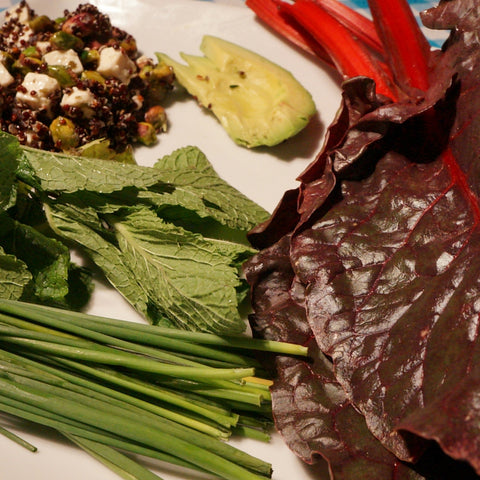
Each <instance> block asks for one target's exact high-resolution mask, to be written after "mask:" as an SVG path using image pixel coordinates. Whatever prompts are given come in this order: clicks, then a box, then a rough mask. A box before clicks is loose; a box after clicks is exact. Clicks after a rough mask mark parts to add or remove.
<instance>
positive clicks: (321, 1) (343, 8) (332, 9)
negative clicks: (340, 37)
mask: <svg viewBox="0 0 480 480" xmlns="http://www.w3.org/2000/svg"><path fill="white" fill-rule="evenodd" d="M312 1H313V2H314V3H316V4H318V5H320V6H321V7H323V8H324V9H325V10H326V11H327V12H328V13H330V14H331V15H332V16H333V17H335V18H336V19H337V20H339V21H340V23H342V24H343V25H344V26H345V27H347V28H348V30H350V31H351V32H352V33H355V35H356V36H357V37H358V38H359V39H360V41H362V42H363V43H364V44H365V45H367V46H368V47H369V48H371V49H372V50H373V51H374V52H377V53H378V54H379V55H380V56H382V57H383V56H384V55H385V51H384V49H383V45H382V42H381V41H380V38H379V37H378V33H377V30H376V28H375V25H374V23H373V22H372V20H370V19H369V18H367V17H365V16H364V15H362V14H361V13H358V12H357V11H355V10H353V9H352V8H350V7H347V5H345V4H343V3H340V2H338V1H337V0H312Z"/></svg>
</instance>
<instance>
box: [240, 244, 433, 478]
mask: <svg viewBox="0 0 480 480" xmlns="http://www.w3.org/2000/svg"><path fill="white" fill-rule="evenodd" d="M289 247H290V245H289V237H288V236H285V237H283V238H282V240H281V241H280V242H278V243H277V244H276V245H274V246H272V247H271V248H269V249H265V250H264V251H263V252H262V253H261V254H259V255H257V256H256V257H255V259H254V260H252V262H251V263H250V264H249V268H248V269H247V275H248V279H249V282H250V283H251V284H253V285H255V288H254V291H255V296H254V305H255V311H256V313H255V315H254V316H253V317H252V318H251V320H252V324H253V325H254V328H255V330H254V333H255V335H257V336H261V337H262V338H268V339H275V340H281V341H287V342H294V343H299V344H302V345H307V346H309V352H310V356H311V358H312V361H311V362H309V363H307V362H305V361H303V360H299V359H295V358H291V357H278V358H277V359H276V367H277V368H276V369H277V371H278V377H277V378H276V381H275V384H274V386H273V387H272V405H273V411H274V419H275V425H276V428H277V430H278V431H279V433H280V434H281V435H282V437H283V438H284V440H285V442H286V443H287V445H289V446H290V448H291V449H292V450H293V451H294V452H295V454H296V455H298V456H299V457H300V458H301V459H302V460H304V461H305V462H306V463H309V464H312V463H315V462H316V461H317V460H318V456H320V457H322V458H324V459H325V460H327V461H328V464H329V470H330V472H331V477H332V478H334V479H336V480H348V479H351V478H355V479H357V480H371V479H373V478H381V479H382V480H389V479H391V480H394V479H395V480H421V479H423V478H425V477H423V476H422V475H421V474H419V473H417V472H416V471H415V470H414V469H413V468H412V467H411V466H409V465H407V464H404V463H402V462H400V461H398V459H397V458H396V457H395V456H394V455H392V454H391V453H390V452H389V451H388V450H386V449H385V448H384V447H383V446H382V445H381V444H380V442H378V440H377V439H376V438H375V437H374V436H373V435H372V434H371V433H370V432H369V430H368V428H367V426H366V423H365V419H364V417H363V416H362V415H360V414H359V413H358V412H357V411H356V410H355V409H354V408H353V406H352V405H351V403H350V401H349V400H348V398H347V396H346V394H345V392H344V391H343V389H342V387H341V385H340V384H339V383H338V382H337V380H336V378H335V375H334V373H333V365H332V362H331V361H330V360H329V359H328V358H327V357H326V356H325V355H324V354H323V353H322V352H320V351H319V349H318V347H317V345H316V343H315V340H314V337H313V333H312V331H311V329H310V326H309V324H308V321H307V319H306V315H305V309H304V307H303V297H304V295H303V293H304V292H303V287H302V286H301V285H300V284H298V283H297V284H296V285H292V282H294V273H293V270H292V269H291V267H290V261H289Z"/></svg>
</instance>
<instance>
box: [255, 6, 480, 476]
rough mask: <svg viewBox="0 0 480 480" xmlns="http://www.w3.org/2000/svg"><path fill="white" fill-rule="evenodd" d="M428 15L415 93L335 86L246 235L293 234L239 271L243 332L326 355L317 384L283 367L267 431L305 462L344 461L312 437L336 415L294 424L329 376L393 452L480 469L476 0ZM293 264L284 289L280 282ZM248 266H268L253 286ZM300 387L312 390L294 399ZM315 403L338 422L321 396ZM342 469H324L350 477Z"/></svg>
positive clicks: (309, 374)
mask: <svg viewBox="0 0 480 480" xmlns="http://www.w3.org/2000/svg"><path fill="white" fill-rule="evenodd" d="M424 19H425V21H426V22H427V23H428V24H429V25H431V26H435V27H437V28H451V27H455V29H454V31H453V32H452V34H451V36H450V38H449V40H448V41H447V42H446V45H445V48H444V50H443V51H442V52H433V53H432V55H431V68H432V73H431V78H435V79H436V81H435V83H434V84H433V86H432V88H430V89H429V90H428V91H427V92H426V94H425V97H424V98H417V99H416V100H415V101H408V100H405V101H401V102H395V103H391V102H388V101H387V100H386V99H385V98H382V97H377V96H376V95H375V92H374V89H373V88H372V84H371V82H370V81H369V80H368V79H365V78H359V79H354V80H352V81H350V82H347V83H346V84H345V85H344V102H343V108H342V110H341V112H340V113H339V116H338V118H337V120H336V122H335V123H334V125H332V127H331V129H330V130H329V137H328V138H327V142H326V145H325V148H324V149H323V150H322V152H321V153H320V154H319V156H318V157H317V159H316V160H315V162H313V163H312V165H311V166H310V167H309V168H308V169H307V170H306V171H305V172H304V173H303V174H302V175H301V176H300V177H299V180H300V181H301V184H300V187H299V188H298V190H297V191H293V192H290V194H289V196H288V202H286V203H285V204H283V205H282V204H281V205H280V206H279V208H278V209H277V211H276V212H274V214H273V216H272V218H271V219H270V220H269V221H268V222H266V223H265V224H263V225H261V226H259V227H257V229H255V230H254V231H253V232H252V235H251V237H250V238H251V240H252V243H254V244H256V246H259V247H261V248H266V247H269V251H271V250H272V249H275V248H277V245H280V243H281V242H285V241H286V240H285V238H288V242H289V250H288V253H283V254H282V255H280V256H277V257H275V256H273V257H272V256H271V255H269V256H267V258H265V257H264V256H263V255H264V252H261V253H260V254H259V256H257V257H256V258H255V259H253V260H252V262H251V263H249V264H247V266H246V273H247V279H248V281H249V283H250V284H251V286H252V298H253V306H254V311H255V315H253V316H252V320H253V324H254V328H257V329H259V330H260V331H261V332H262V334H263V335H271V336H272V338H279V339H282V338H284V337H288V339H289V341H292V338H293V337H295V336H299V337H300V338H303V341H305V339H306V338H307V337H308V335H309V329H311V332H313V334H314V338H315V342H316V344H317V345H318V346H319V348H320V350H321V352H322V353H321V354H320V353H319V355H324V356H325V355H326V356H327V357H328V359H331V361H332V369H331V372H330V373H331V374H332V375H334V376H333V377H332V378H330V379H329V380H325V377H324V375H323V373H321V374H319V376H318V378H316V377H315V375H314V373H313V372H316V370H315V369H316V368H319V367H318V365H319V362H318V359H319V358H322V359H323V358H326V357H321V356H318V355H317V356H316V357H315V358H316V360H317V361H315V362H314V363H313V366H312V365H310V366H307V365H306V364H297V363H290V362H293V361H287V360H281V361H280V363H279V365H278V371H279V374H278V375H279V379H278V381H277V383H276V386H275V387H274V389H273V392H274V414H275V415H276V419H277V426H278V428H279V429H280V431H281V432H285V431H289V432H292V427H293V433H291V434H289V435H287V437H288V438H287V443H289V445H290V446H291V448H292V449H293V450H294V451H297V453H299V455H301V456H302V457H303V458H306V459H308V458H309V454H308V452H311V453H312V454H314V453H320V454H321V455H323V456H325V457H326V458H328V459H329V461H330V463H331V470H332V472H338V470H341V468H343V466H344V465H346V464H348V463H349V461H348V460H346V458H345V457H343V458H339V457H338V456H336V455H335V452H332V451H331V450H329V449H328V448H326V449H325V450H323V448H324V445H323V444H322V443H321V442H320V441H318V438H321V437H322V435H324V437H323V438H325V439H329V438H330V439H332V438H333V435H334V434H336V433H337V432H334V431H335V430H336V428H337V427H338V425H337V423H335V422H334V424H332V425H330V427H329V428H327V424H328V419H326V418H323V411H322V410H321V409H320V408H319V409H318V410H319V411H318V412H317V413H316V414H313V413H312V418H316V419H317V421H318V422H321V424H322V425H323V426H324V427H325V428H326V429H327V431H328V432H329V433H328V434H323V433H322V434H321V435H319V436H318V438H317V436H316V433H315V432H316V430H315V429H313V430H314V432H313V433H312V432H311V431H308V430H303V429H302V430H299V429H298V427H297V426H298V425H301V422H300V419H303V420H304V419H305V418H308V415H309V410H308V406H309V402H312V405H315V403H314V401H313V399H314V400H315V401H316V402H318V403H319V404H320V405H323V406H325V396H324V395H325V392H324V391H325V390H327V388H326V386H327V385H332V384H335V385H337V386H338V385H341V387H342V389H341V390H337V392H341V393H343V394H344V395H346V396H345V398H344V399H348V402H349V404H350V407H349V408H352V407H354V409H355V410H354V411H356V412H357V413H358V412H360V414H361V415H359V416H360V417H361V419H363V421H365V422H366V425H368V428H369V430H370V432H371V433H372V434H373V435H374V437H375V438H376V439H378V440H379V442H380V443H381V445H383V446H384V447H385V448H386V449H388V450H389V451H390V452H392V454H394V455H395V457H394V458H396V459H401V460H402V461H408V462H418V461H420V462H421V461H422V459H423V458H425V451H427V448H429V447H430V445H431V440H435V441H436V442H438V445H440V447H441V448H442V449H443V451H444V452H446V453H447V454H448V455H450V456H451V457H452V458H453V459H459V460H462V461H463V460H465V461H467V462H469V463H470V464H471V465H472V466H473V467H474V468H475V470H476V472H477V473H480V441H479V439H480V435H479V434H480V429H479V427H478V426H479V425H480V408H479V407H478V405H479V404H480V402H479V399H480V382H479V380H480V362H479V354H480V342H479V338H478V335H479V318H480V316H479V313H480V260H479V258H480V256H479V254H480V229H479V225H480V203H479V197H478V195H479V194H480V192H479V189H480V182H479V180H478V179H479V178H480V171H479V170H480V161H479V158H478V152H479V151H480V137H479V133H478V132H480V125H479V121H480V116H479V115H478V111H479V110H480V100H479V99H480V92H479V86H480V62H479V56H480V45H479V44H478V42H479V40H478V36H477V32H478V30H479V28H480V20H479V19H480V4H479V3H478V2H475V1H469V0H451V1H445V2H442V3H441V4H440V6H439V7H438V8H437V9H433V10H430V11H428V12H426V13H425V14H424ZM295 193H296V194H297V197H296V201H294V200H295V198H294V194H295ZM285 206H287V207H288V209H287V210H285V209H284V208H283V207H285ZM282 218H283V219H287V218H290V223H289V224H288V227H286V226H285V223H282V221H281V220H282ZM293 224H294V226H293V227H292V225H293ZM277 242H280V243H277ZM259 262H260V263H259ZM260 266H261V268H260ZM289 269H291V271H292V273H291V275H292V276H291V278H290V281H289V287H288V290H287V289H286V283H283V284H282V286H281V287H280V284H278V283H276V282H278V279H279V277H278V275H280V278H282V276H284V275H286V272H288V271H289ZM258 271H263V272H267V273H268V274H266V276H265V277H264V278H263V280H262V281H258V277H257V273H255V272H258ZM284 280H285V279H284ZM299 291H300V292H302V297H301V302H299V301H298V292H299ZM264 294H267V298H268V299H269V300H268V302H271V304H269V305H267V306H268V309H267V310H265V308H264V307H265V305H263V304H262V302H261V301H259V300H258V299H259V298H260V297H261V295H264ZM275 295H278V299H277V300H275V301H272V299H274V298H275ZM289 296H290V297H291V298H289ZM292 298H293V299H294V300H295V302H294V304H295V308H294V309H293V311H292V305H290V304H289V302H291V301H292ZM283 300H284V301H287V304H286V305H285V304H284V303H283ZM268 302H267V303H268ZM300 306H301V307H302V308H303V311H302V308H300ZM302 318H303V320H302ZM307 325H308V326H307ZM291 331H293V332H294V333H291ZM292 335H293V337H292ZM282 362H283V363H282ZM320 363H321V362H320ZM323 366H324V365H323ZM322 372H323V371H322ZM331 380H333V383H330V381H331ZM335 382H337V383H335ZM300 387H302V388H303V391H305V392H308V393H311V395H310V396H309V395H306V396H305V395H303V396H302V398H300V399H299V398H297V397H296V395H297V393H298V392H299V391H301V390H302V389H301V388H300ZM309 389H310V390H309ZM327 393H328V392H327ZM292 397H293V398H292ZM338 398H343V397H341V395H339V396H338ZM338 398H337V400H338ZM275 399H280V400H279V403H276V400H275ZM342 401H343V400H341V401H340V403H341V402H342ZM277 408H278V410H276V409H277ZM325 411H326V412H329V415H333V417H332V418H333V419H334V420H335V419H337V417H336V413H338V411H339V410H336V409H335V408H334V407H333V404H330V405H329V406H328V408H325ZM310 412H311V411H310ZM315 415H316V416H315ZM320 418H321V420H319V419H320ZM334 420H331V421H334ZM351 430H352V433H353V432H357V430H355V429H351ZM318 431H319V432H321V431H322V430H321V429H320V430H318ZM358 431H359V430H358ZM352 436H353V438H355V442H359V440H358V438H357V436H356V435H355V433H353V435H352ZM362 438H366V437H362ZM341 439H342V441H343V440H344V438H343V436H341ZM337 440H338V439H337ZM374 443H375V442H374ZM332 445H335V442H332ZM353 451H354V450H349V452H353ZM342 453H343V454H345V452H344V451H342ZM353 457H355V458H356V460H357V461H359V460H360V457H362V455H361V454H360V453H359V452H356V453H355V454H353ZM310 458H311V457H310ZM397 461H398V460H397ZM460 464H461V463H460ZM332 475H337V473H332ZM338 475H341V474H339V473H338ZM350 475H351V476H350V477H347V476H345V477H342V476H337V477H334V478H359V477H358V472H357V476H355V475H353V474H351V472H350ZM474 476H475V477H476V475H474ZM370 478H389V477H388V476H385V474H383V475H382V474H372V475H371V476H370ZM392 478H393V477H392ZM439 478H447V477H446V476H445V477H442V476H440V477H439ZM453 478H455V477H453ZM457 478H472V474H471V472H470V473H469V474H465V475H463V476H461V477H458V476H457Z"/></svg>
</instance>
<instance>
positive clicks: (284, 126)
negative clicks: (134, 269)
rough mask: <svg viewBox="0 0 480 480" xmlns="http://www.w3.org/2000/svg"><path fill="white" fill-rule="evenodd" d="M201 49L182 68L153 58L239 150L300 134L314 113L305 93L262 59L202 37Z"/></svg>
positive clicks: (186, 58) (290, 77) (284, 72)
mask: <svg viewBox="0 0 480 480" xmlns="http://www.w3.org/2000/svg"><path fill="white" fill-rule="evenodd" d="M200 50H201V51H202V52H203V54H204V56H203V57H200V56H194V55H187V54H185V53H180V56H181V58H182V59H183V60H184V61H185V62H186V65H184V64H181V63H179V62H176V61H175V60H173V59H172V58H170V57H169V56H168V55H165V54H162V53H157V56H158V58H159V60H160V61H163V62H164V63H166V64H167V65H169V66H171V67H172V68H173V71H174V73H175V76H176V79H177V81H178V83H180V85H182V86H183V87H184V88H185V89H186V90H187V91H188V92H189V93H190V94H191V95H192V96H194V97H195V98H196V99H197V101H198V102H199V103H200V104H201V105H202V106H203V107H205V108H208V109H209V110H211V111H212V112H213V114H214V115H215V116H216V117H217V118H218V120H219V122H220V123H221V125H222V126H223V127H224V129H225V130H226V131H227V133H228V135H229V136H230V137H231V138H232V139H233V140H234V141H235V142H236V143H238V144H239V145H242V146H245V147H249V148H250V147H258V146H261V145H265V146H273V145H277V144H279V143H281V142H283V141H284V140H286V139H287V138H290V137H292V136H293V135H295V134H297V133H298V132H299V131H300V130H302V129H303V128H304V127H305V126H306V125H307V124H308V122H309V120H310V118H311V117H312V116H313V115H314V113H315V112H316V108H315V104H314V102H313V99H312V96H311V95H310V93H309V92H308V91H307V90H306V89H305V88H304V87H303V86H302V85H301V84H300V83H299V82H298V81H297V80H296V79H295V78H294V76H293V75H292V74H291V73H290V72H289V71H287V70H285V69H284V68H282V67H280V66H279V65H277V64H275V63H273V62H271V61H269V60H267V59H266V58H264V57H262V56H260V55H258V54H256V53H254V52H252V51H250V50H247V49H245V48H243V47H240V46H239V45H236V44H233V43H231V42H228V41H226V40H223V39H220V38H218V37H214V36H211V35H206V36H204V37H203V39H202V43H201V45H200Z"/></svg>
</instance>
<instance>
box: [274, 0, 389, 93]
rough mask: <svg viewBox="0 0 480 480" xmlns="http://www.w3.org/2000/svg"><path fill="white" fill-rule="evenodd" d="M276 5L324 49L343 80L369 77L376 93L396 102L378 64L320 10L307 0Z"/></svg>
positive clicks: (346, 31)
mask: <svg viewBox="0 0 480 480" xmlns="http://www.w3.org/2000/svg"><path fill="white" fill-rule="evenodd" d="M278 4H279V8H280V11H281V12H284V13H285V14H288V15H289V16H291V17H292V18H294V19H295V20H296V21H297V22H298V23H299V24H301V25H302V26H303V27H304V28H305V29H306V30H307V31H309V32H310V33H311V34H312V36H313V37H314V38H315V39H316V40H317V41H318V42H319V43H320V45H322V46H323V47H324V48H325V50H326V51H327V53H328V54H329V55H330V57H331V58H332V60H333V63H334V65H335V67H336V69H337V70H338V72H339V73H340V74H341V75H342V76H343V77H344V78H345V79H347V78H351V77H356V76H359V75H362V76H367V77H370V78H372V79H373V80H375V83H376V85H377V92H378V93H380V94H382V95H386V96H388V97H390V98H392V99H395V98H396V96H397V95H396V93H395V90H394V87H393V86H392V84H391V81H390V78H389V77H388V75H386V73H385V70H384V67H383V66H382V65H381V63H380V62H379V61H378V60H377V59H376V58H374V56H373V55H372V52H371V51H369V50H368V48H367V47H366V46H365V45H363V44H362V43H361V42H360V41H359V38H358V37H357V36H356V35H354V34H353V33H352V32H351V31H350V30H349V29H348V28H347V27H345V26H344V25H343V24H342V23H341V22H340V21H339V20H338V19H336V18H335V17H333V16H332V15H331V14H330V13H329V12H327V11H326V10H325V9H324V8H323V7H321V6H320V5H319V4H317V3H315V2H313V1H309V0H297V1H296V2H295V3H294V4H289V3H285V2H278Z"/></svg>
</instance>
